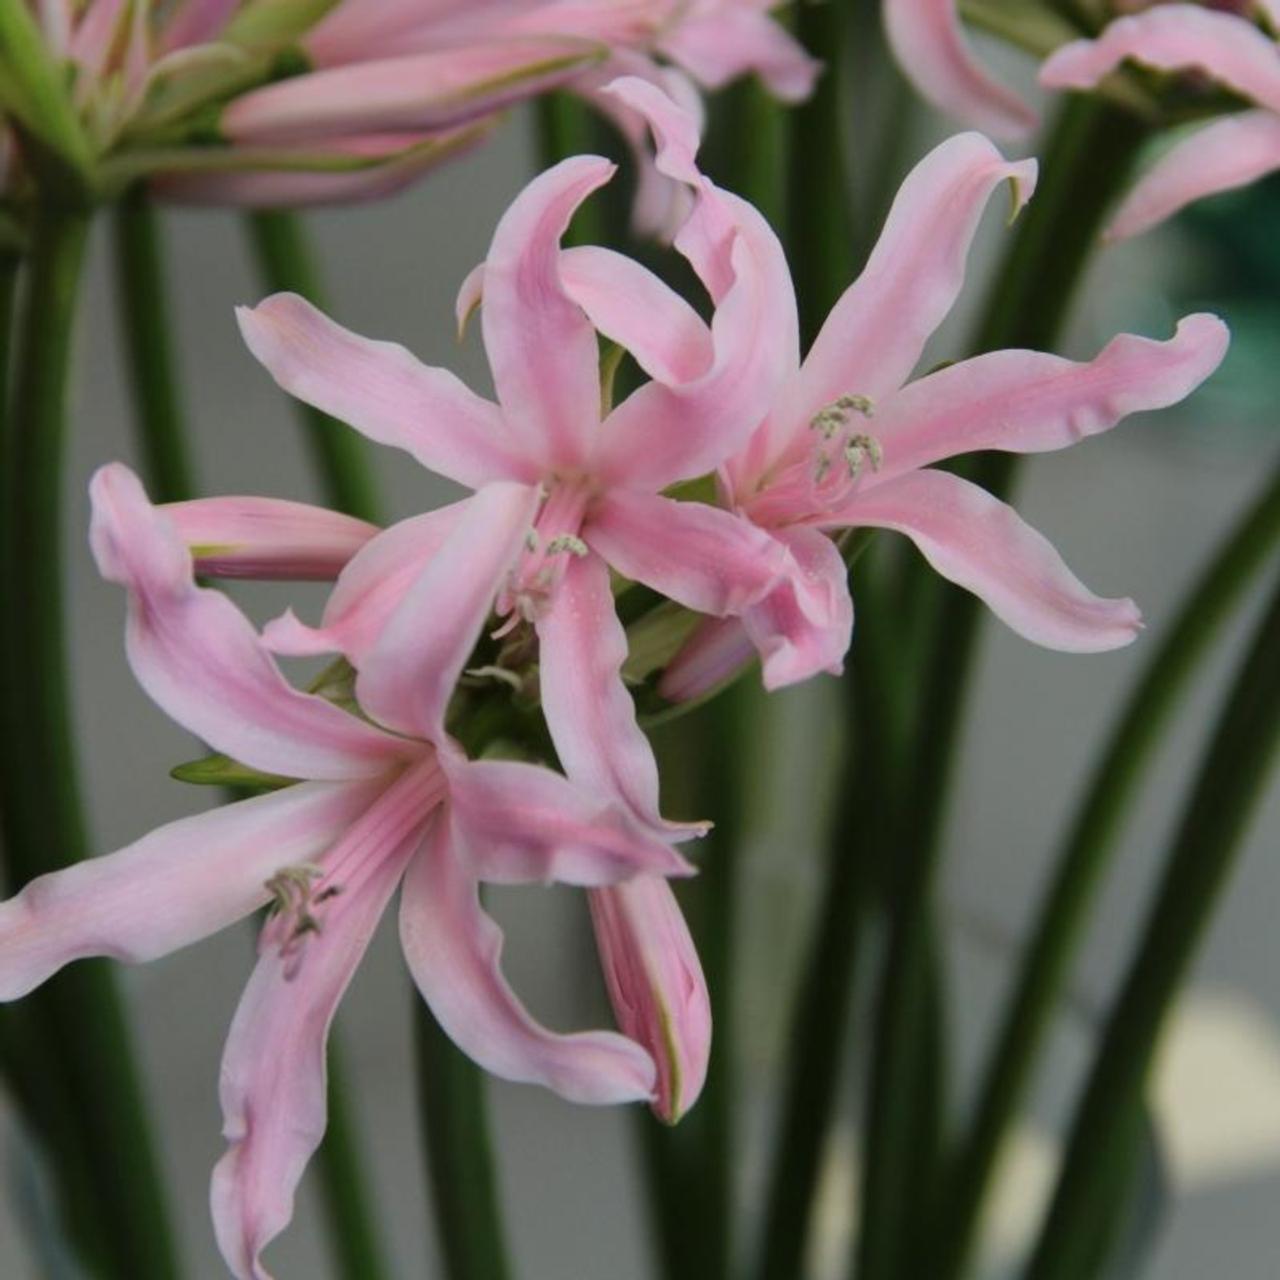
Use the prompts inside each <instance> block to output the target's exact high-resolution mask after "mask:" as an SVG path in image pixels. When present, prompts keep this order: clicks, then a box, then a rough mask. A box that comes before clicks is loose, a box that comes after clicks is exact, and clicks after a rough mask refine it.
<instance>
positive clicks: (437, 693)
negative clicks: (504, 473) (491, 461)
mask: <svg viewBox="0 0 1280 1280" xmlns="http://www.w3.org/2000/svg"><path fill="white" fill-rule="evenodd" d="M540 499H541V491H540V490H538V489H536V488H530V487H528V486H526V485H517V484H495V485H489V486H488V487H487V488H485V489H481V490H480V491H479V492H478V493H477V494H476V495H475V496H474V497H473V498H471V499H469V500H468V501H467V504H466V509H465V510H464V511H463V513H462V517H461V519H459V521H458V523H457V526H456V527H455V528H454V530H453V532H452V533H451V534H450V535H449V537H448V539H447V541H446V542H445V543H444V545H443V546H442V547H441V548H440V550H439V551H438V552H437V553H436V555H435V556H434V557H433V558H432V559H431V561H430V562H429V563H428V565H427V567H426V568H425V569H424V570H423V572H422V573H421V574H420V575H419V577H418V578H417V580H416V581H415V582H414V583H413V585H412V586H411V587H410V588H409V590H408V592H407V593H406V594H405V597H404V599H403V601H402V602H401V603H400V605H399V606H398V607H397V608H396V610H395V612H394V613H392V615H391V617H390V618H389V619H388V621H387V624H386V626H385V628H384V629H383V631H382V634H381V635H380V636H379V637H378V639H377V642H376V643H375V644H374V646H373V648H372V649H371V650H370V651H369V653H368V655H367V656H366V657H365V660H364V662H363V664H362V665H361V667H360V675H359V678H358V679H357V681H356V696H357V697H358V698H359V701H360V705H361V707H362V708H363V709H364V710H365V711H366V712H368V714H369V715H371V716H373V717H374V719H376V720H378V721H380V722H381V723H382V724H385V725H386V726H387V727H388V728H391V729H396V730H399V731H400V732H402V733H407V734H412V735H413V736H415V737H419V738H426V739H427V740H428V741H430V742H437V743H438V742H440V741H441V740H442V738H443V735H444V718H445V710H446V709H447V707H448V705H449V699H450V697H452V696H453V690H454V685H455V684H456V683H457V680H458V677H459V676H460V675H461V674H462V668H463V666H464V665H465V663H466V661H467V658H468V657H469V656H470V654H471V650H472V649H473V648H474V647H475V643H476V640H477V639H479V636H480V631H481V629H482V628H483V626H484V623H485V619H486V618H488V616H489V613H490V611H491V610H492V609H493V601H494V597H495V596H496V595H497V593H498V590H499V588H500V586H501V585H502V582H503V580H504V578H505V577H506V575H507V573H508V572H509V571H510V569H511V568H512V566H513V565H514V564H515V561H516V559H517V557H518V556H519V555H520V552H521V551H522V550H523V548H524V544H525V539H526V537H527V536H528V533H529V530H530V529H532V528H533V517H534V515H535V513H536V512H537V508H538V503H539V501H540Z"/></svg>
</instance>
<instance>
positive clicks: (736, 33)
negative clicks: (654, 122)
mask: <svg viewBox="0 0 1280 1280" xmlns="http://www.w3.org/2000/svg"><path fill="white" fill-rule="evenodd" d="M658 48H659V49H661V51H662V52H663V53H665V54H666V55H667V57H669V58H670V59H671V60H672V61H673V62H676V63H678V64H679V65H680V66H682V67H684V69H685V70H686V71H688V72H689V74H690V75H692V76H693V77H694V79H695V80H697V81H698V82H699V83H700V84H702V85H704V86H705V87H706V88H708V89H722V88H723V87H724V86H725V85H727V84H728V83H729V82H730V81H731V80H736V79H738V77H739V76H743V75H747V74H748V73H750V72H754V73H755V74H756V75H758V76H759V77H760V79H761V80H762V81H764V83H765V85H766V86H767V87H768V89H769V92H770V93H772V94H773V96H774V97H775V98H780V99H781V100H782V101H783V102H802V101H803V100H804V99H805V98H807V97H808V96H809V95H810V94H811V93H812V92H813V86H814V82H815V81H816V80H817V78H818V75H819V73H820V72H821V70H822V64H821V63H820V62H816V61H814V59H813V58H811V57H810V56H809V55H808V53H806V52H805V49H804V46H803V45H801V44H800V43H799V42H798V41H797V40H796V39H795V37H794V36H792V35H790V34H789V33H788V32H787V31H785V30H784V29H783V28H782V27H781V26H780V25H779V24H778V23H777V22H775V21H774V20H773V19H772V18H770V17H769V16H768V15H767V14H764V13H753V12H751V11H750V10H749V9H748V8H746V7H745V6H743V5H741V4H737V5H729V4H722V5H718V6H716V7H715V8H714V9H712V11H711V12H709V13H707V14H706V15H705V16H703V17H690V18H682V19H677V20H676V21H675V22H674V23H673V24H672V25H671V27H670V29H669V30H668V31H666V32H664V33H663V35H662V37H661V39H660V40H659V42H658Z"/></svg>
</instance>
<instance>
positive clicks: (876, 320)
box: [748, 133, 1036, 471]
mask: <svg viewBox="0 0 1280 1280" xmlns="http://www.w3.org/2000/svg"><path fill="white" fill-rule="evenodd" d="M1006 181H1007V182H1010V183H1011V184H1012V186H1013V192H1014V207H1015V209H1017V208H1020V207H1021V206H1022V204H1023V202H1025V201H1026V200H1027V199H1028V198H1029V197H1030V195H1031V193H1032V191H1034V189H1035V182H1036V163H1035V161H1034V160H1024V161H1017V162H1012V163H1011V162H1009V161H1007V160H1005V159H1004V157H1003V156H1002V155H1001V154H1000V152H999V151H997V150H996V148H995V147H994V146H992V144H991V143H990V142H988V141H987V139H986V138H984V137H982V136H981V135H979V134H976V133H964V134H959V135H957V136H956V137H954V138H949V139H947V141H946V142H943V143H941V144H940V145H939V146H937V147H935V148H934V149H933V150H932V151H931V152H930V153H929V154H928V155H927V156H925V158H924V159H923V160H921V161H920V163H919V164H917V165H916V166H915V168H914V169H912V171H911V172H910V173H909V174H908V175H907V178H906V180H905V181H904V182H903V184H902V187H901V189H900V190H899V192H898V195H897V197H896V199H895V200H894V202H893V207H892V208H891V209H890V210H889V216H888V218H887V219H886V220H885V225H884V230H883V231H882V232H881V233H880V239H879V241H878V242H877V243H876V247H875V249H874V250H873V251H872V254H871V257H870V258H869V259H868V261H867V265H866V266H865V267H864V268H863V271H862V274H861V275H860V276H859V277H858V279H857V280H855V281H854V282H853V284H851V285H850V286H849V288H848V289H846V290H845V292H844V294H843V296H842V297H841V298H840V301H839V302H837V303H836V305H835V306H834V307H833V308H832V309H831V314H830V315H829V316H828V317H827V319H826V322H825V323H824V324H823V326H822V330H821V332H820V333H819V334H818V336H817V338H816V339H815V341H814V343H813V346H812V347H811V348H810V350H809V354H808V355H807V356H806V357H805V361H804V366H803V368H802V369H801V371H800V375H799V377H798V379H796V381H795V382H794V383H793V384H792V386H791V387H790V388H788V389H787V391H785V392H784V394H783V398H782V400H781V402H780V405H779V407H778V409H776V410H775V411H774V413H773V414H772V415H771V416H770V420H769V423H768V425H767V426H766V427H765V428H764V429H762V431H761V433H760V435H759V436H758V437H757V438H756V440H754V441H752V448H751V453H752V459H751V462H750V463H749V464H748V467H749V469H750V470H753V471H754V470H757V469H759V468H762V467H763V466H766V465H768V464H769V463H771V462H773V461H774V459H775V457H776V456H777V454H778V453H779V452H780V451H782V450H784V449H786V448H788V447H790V448H796V447H800V448H807V447H808V442H809V440H810V439H811V438H812V432H810V431H809V422H810V420H811V419H812V418H813V416H814V414H816V413H817V412H818V411H819V410H820V409H822V408H824V407H825V406H826V405H829V404H831V403H832V402H833V401H834V400H836V399H837V398H838V397H840V396H842V395H846V394H857V395H862V396H866V397H868V398H870V399H871V400H872V401H873V402H878V401H879V400H880V398H881V397H883V396H886V395H888V394H890V393H891V392H893V391H896V390H897V389H898V388H899V387H900V386H901V385H902V384H903V382H905V381H906V379H907V378H908V377H909V376H910V374H911V371H912V369H914V368H915V366H916V363H917V362H918V361H919V359H920V356H921V353H922V352H923V351H924V346H925V343H926V342H927V341H928V340H929V337H930V335H931V334H932V333H933V331H934V330H935V329H936V328H937V327H938V325H940V324H941V323H942V321H943V320H944V319H945V318H946V316H947V313H948V312H949V311H950V310H951V308H952V306H953V305H954V303H955V300H956V298H957V297H958V296H959V294H960V290H961V288H962V287H963V286H964V277H965V266H966V263H967V260H968V256H969V248H970V246H971V245H972V243H973V237H974V234H975V232H976V231H977V229H978V223H979V220H980V219H981V217H982V212H983V210H984V209H985V208H986V205H987V201H988V200H989V199H990V197H991V194H992V192H993V191H995V190H996V188H997V187H999V186H1000V185H1001V183H1003V182H1006ZM869 429H871V430H875V426H874V425H872V426H871V427H870V428H869Z"/></svg>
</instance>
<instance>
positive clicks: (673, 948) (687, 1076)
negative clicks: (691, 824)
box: [587, 876, 711, 1124]
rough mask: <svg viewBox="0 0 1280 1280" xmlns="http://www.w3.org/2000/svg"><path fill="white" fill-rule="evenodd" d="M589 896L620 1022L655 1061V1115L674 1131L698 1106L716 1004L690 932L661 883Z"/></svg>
mask: <svg viewBox="0 0 1280 1280" xmlns="http://www.w3.org/2000/svg"><path fill="white" fill-rule="evenodd" d="M587 897H588V900H589V902H590V903H591V922H592V924H593V925H594V926H595V933H596V945H597V946H598V948H599V950H600V962H601V966H602V967H603V969H604V980H605V986H606V987H607V988H608V991H609V999H610V1001H611V1003H612V1004H613V1012H614V1016H615V1017H616V1018H617V1019H618V1026H619V1027H620V1028H621V1030H622V1031H623V1032H624V1033H625V1034H626V1035H628V1036H630V1037H631V1039H633V1040H635V1041H638V1042H639V1043H640V1044H642V1045H644V1046H645V1048H647V1049H648V1050H649V1052H650V1054H652V1056H653V1060H654V1062H656V1063H657V1067H658V1090H657V1096H656V1097H655V1098H654V1101H653V1109H654V1111H655V1112H656V1113H657V1115H658V1117H659V1118H660V1119H662V1120H665V1121H666V1122H667V1123H668V1124H675V1122H676V1121H677V1120H679V1119H680V1117H681V1116H682V1115H683V1114H684V1113H685V1112H686V1111H688V1109H689V1108H690V1107H691V1106H693V1104H694V1103H695V1102H696V1101H697V1100H698V1095H699V1094H700V1093H701V1092H702V1086H703V1083H704V1082H705V1081H706V1078H707V1063H708V1061H709V1060H710V1057H711V998H710V996H709V995H708V993H707V982H706V978H704V977H703V973H702V965H701V963H700V962H699V960H698V952H697V948H696V947H695V946H694V945H693V939H692V938H691V937H690V936H689V926H688V925H687V924H685V920H684V916H683V915H682V914H681V913H680V906H679V904H678V903H677V902H676V899H675V895H674V894H673V893H672V892H671V886H670V885H669V884H668V883H667V882H666V881H665V880H663V879H661V878H659V877H656V876H640V877H639V878H637V879H635V880H632V881H630V882H629V883H627V884H622V885H616V886H614V887H612V888H608V889H592V890H591V891H590V893H589V894H588V895H587Z"/></svg>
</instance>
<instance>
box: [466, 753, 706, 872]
mask: <svg viewBox="0 0 1280 1280" xmlns="http://www.w3.org/2000/svg"><path fill="white" fill-rule="evenodd" d="M441 764H442V765H443V766H444V769H445V772H446V774H447V775H448V777H449V803H450V806H451V812H452V814H453V823H454V838H455V840H456V841H457V842H458V849H459V854H460V856H461V857H462V858H463V859H464V861H465V862H466V864H467V866H468V867H469V868H470V869H471V871H472V872H473V873H474V874H475V875H476V876H477V877H478V878H479V879H481V880H485V881H488V882H490V883H494V884H520V883H526V882H529V881H535V882H540V883H543V884H549V883H551V882H552V881H556V882H558V883H561V884H578V885H602V884H613V883H614V882H615V881H618V880H625V879H628V878H629V877H631V876H633V875H636V874H637V873H640V872H648V873H649V874H651V875H659V876H666V875H677V876H680V875H691V874H692V873H693V868H692V867H691V866H690V865H689V864H688V863H687V862H686V861H685V860H684V859H683V858H682V857H681V856H680V855H679V854H678V853H676V852H675V850H674V849H672V848H671V846H670V845H669V844H666V843H664V842H663V841H660V840H655V839H654V838H653V837H652V835H650V834H649V833H648V832H646V831H644V830H642V829H641V827H640V826H639V824H638V823H637V822H635V820H634V819H633V818H631V817H630V815H629V814H627V813H626V812H625V811H624V810H623V809H622V808H621V807H619V806H618V805H615V804H611V803H610V802H609V801H607V800H604V799H602V798H601V797H600V796H598V795H594V794H592V793H591V792H588V791H584V790H582V789H581V788H579V787H575V786H574V785H573V784H572V783H571V782H567V781H566V780H565V779H564V778H562V777H560V775H559V774H557V773H553V772H552V771H551V770H550V769H544V768H541V767H539V766H537V765H532V764H520V763H518V762H516V761H506V760H503V761H499V760H482V761H467V760H461V759H453V758H451V756H450V754H449V753H447V752H446V753H443V754H442V756H441Z"/></svg>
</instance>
